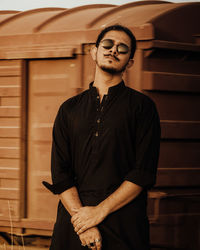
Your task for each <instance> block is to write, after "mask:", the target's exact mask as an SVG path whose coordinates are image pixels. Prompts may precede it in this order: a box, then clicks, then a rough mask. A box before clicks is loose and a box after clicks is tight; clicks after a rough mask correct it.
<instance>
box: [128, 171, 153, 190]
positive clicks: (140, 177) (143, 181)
mask: <svg viewBox="0 0 200 250" xmlns="http://www.w3.org/2000/svg"><path fill="white" fill-rule="evenodd" d="M124 179H125V180H127V181H130V182H133V183H135V184H137V185H139V186H141V187H142V188H146V189H150V188H151V187H152V186H153V185H154V184H155V183H156V174H154V173H149V172H147V171H145V172H144V171H138V170H132V171H131V172H130V173H128V175H127V176H126V177H125V178H124Z"/></svg>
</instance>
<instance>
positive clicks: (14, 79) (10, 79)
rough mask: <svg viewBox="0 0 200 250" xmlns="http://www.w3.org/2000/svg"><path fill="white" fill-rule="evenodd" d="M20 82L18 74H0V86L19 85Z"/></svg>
mask: <svg viewBox="0 0 200 250" xmlns="http://www.w3.org/2000/svg"><path fill="white" fill-rule="evenodd" d="M20 83H21V77H20V76H1V77H0V86H1V85H3V86H10V85H15V86H16V85H17V86H19V85H20Z"/></svg>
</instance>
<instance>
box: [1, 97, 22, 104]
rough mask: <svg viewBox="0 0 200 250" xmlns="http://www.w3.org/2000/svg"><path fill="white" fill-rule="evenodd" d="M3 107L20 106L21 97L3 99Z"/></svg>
mask: <svg viewBox="0 0 200 250" xmlns="http://www.w3.org/2000/svg"><path fill="white" fill-rule="evenodd" d="M1 105H2V106H20V105H21V98H20V97H2V98H1Z"/></svg>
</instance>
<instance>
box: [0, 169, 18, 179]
mask: <svg viewBox="0 0 200 250" xmlns="http://www.w3.org/2000/svg"><path fill="white" fill-rule="evenodd" d="M19 173H20V170H19V169H18V168H5V167H2V166H1V167H0V179H7V178H9V179H18V178H19V177H20V174H19ZM1 181H2V180H1Z"/></svg>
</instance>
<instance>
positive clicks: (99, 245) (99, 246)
mask: <svg viewBox="0 0 200 250" xmlns="http://www.w3.org/2000/svg"><path fill="white" fill-rule="evenodd" d="M101 246H102V245H101V242H97V243H96V247H97V250H101Z"/></svg>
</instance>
